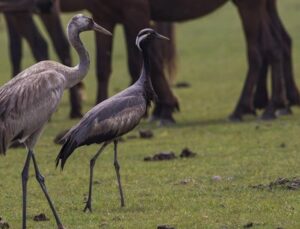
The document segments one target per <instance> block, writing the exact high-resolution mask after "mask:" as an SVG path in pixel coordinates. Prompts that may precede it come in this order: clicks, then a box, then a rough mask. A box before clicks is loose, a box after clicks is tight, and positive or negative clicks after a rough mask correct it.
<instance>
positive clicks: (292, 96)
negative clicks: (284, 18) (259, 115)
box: [267, 0, 300, 106]
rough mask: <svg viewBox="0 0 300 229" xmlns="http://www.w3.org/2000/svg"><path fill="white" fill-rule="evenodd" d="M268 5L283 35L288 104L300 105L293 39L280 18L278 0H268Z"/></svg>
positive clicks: (275, 24)
mask: <svg viewBox="0 0 300 229" xmlns="http://www.w3.org/2000/svg"><path fill="white" fill-rule="evenodd" d="M267 6H268V8H267V9H268V12H269V14H270V17H271V22H272V23H273V27H275V28H276V29H277V30H278V31H279V34H280V36H281V46H282V49H283V76H284V80H285V86H286V93H287V99H288V104H289V106H292V105H300V96H299V90H298V88H297V86H296V83H295V79H294V73H293V66H292V39H291V37H290V35H289V34H288V32H287V31H286V29H285V28H284V26H283V24H282V22H281V20H280V18H279V14H278V11H277V7H276V0H268V5H267Z"/></svg>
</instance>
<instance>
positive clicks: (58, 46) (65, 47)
mask: <svg viewBox="0 0 300 229" xmlns="http://www.w3.org/2000/svg"><path fill="white" fill-rule="evenodd" d="M39 16H40V18H41V20H42V22H43V23H44V25H45V28H46V29H47V32H48V34H49V36H50V38H51V40H52V43H53V46H54V49H55V51H56V53H57V55H58V57H59V59H60V60H61V62H62V63H63V64H64V65H67V66H71V64H72V60H71V54H70V44H69V42H68V40H67V38H66V36H65V34H64V31H63V28H62V25H61V21H60V17H59V5H58V2H57V1H56V4H55V5H54V7H52V9H51V11H50V12H49V13H40V14H39ZM82 87H83V83H82V82H80V83H78V84H77V85H75V86H74V87H72V88H71V89H70V103H71V110H70V118H81V117H82V113H81V110H82V107H81V103H82V98H81V93H80V91H81V89H82Z"/></svg>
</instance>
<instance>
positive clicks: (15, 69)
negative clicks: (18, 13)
mask: <svg viewBox="0 0 300 229" xmlns="http://www.w3.org/2000/svg"><path fill="white" fill-rule="evenodd" d="M4 17H5V21H6V27H7V29H8V40H9V53H10V61H11V64H12V76H16V75H17V74H18V73H19V72H20V71H21V59H22V39H21V36H20V34H19V33H18V32H17V31H16V29H15V27H14V24H13V22H12V21H11V20H10V19H11V17H9V16H8V17H7V16H6V14H4Z"/></svg>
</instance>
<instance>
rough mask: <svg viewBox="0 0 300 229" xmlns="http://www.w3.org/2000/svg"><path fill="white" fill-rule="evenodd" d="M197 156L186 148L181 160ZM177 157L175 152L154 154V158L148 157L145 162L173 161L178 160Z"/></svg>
mask: <svg viewBox="0 0 300 229" xmlns="http://www.w3.org/2000/svg"><path fill="white" fill-rule="evenodd" d="M196 155H197V154H196V153H194V152H192V151H191V150H190V149H189V148H187V147H185V148H184V149H183V150H182V151H181V153H180V154H179V157H180V158H191V157H195V156H196ZM176 158H177V156H176V154H175V153H174V152H172V151H169V152H160V153H157V154H154V155H153V156H147V157H144V161H163V160H172V159H176Z"/></svg>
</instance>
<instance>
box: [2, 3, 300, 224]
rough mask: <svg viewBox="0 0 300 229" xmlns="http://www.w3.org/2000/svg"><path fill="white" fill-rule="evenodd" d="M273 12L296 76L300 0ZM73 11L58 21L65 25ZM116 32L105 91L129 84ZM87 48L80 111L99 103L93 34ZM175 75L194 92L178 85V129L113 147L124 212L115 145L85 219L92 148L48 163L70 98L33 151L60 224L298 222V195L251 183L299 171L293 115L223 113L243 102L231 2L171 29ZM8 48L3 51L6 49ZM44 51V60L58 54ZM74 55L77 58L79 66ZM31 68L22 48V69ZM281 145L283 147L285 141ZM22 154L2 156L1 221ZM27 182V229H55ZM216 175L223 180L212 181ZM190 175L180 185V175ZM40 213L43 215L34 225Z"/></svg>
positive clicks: (16, 202) (12, 205)
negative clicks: (234, 116)
mask: <svg viewBox="0 0 300 229" xmlns="http://www.w3.org/2000/svg"><path fill="white" fill-rule="evenodd" d="M278 4H279V11H280V14H281V16H282V19H283V21H284V24H285V25H286V27H287V29H288V31H289V32H290V34H291V36H292V38H293V41H294V49H293V50H294V53H293V57H294V70H295V77H296V81H297V82H298V85H300V84H299V83H300V82H299V80H300V78H299V74H300V65H299V63H300V52H299V50H300V32H299V31H300V23H299V12H298V11H299V8H300V3H299V2H298V1H297V0H285V1H279V2H278ZM70 17H71V14H67V15H65V16H64V17H63V21H64V24H66V22H67V21H68V19H69V18H70ZM0 31H1V33H2V34H1V36H0V44H1V45H3V49H2V50H1V53H0V55H1V57H0V59H1V64H0V75H1V78H0V83H1V84H3V83H4V82H6V81H8V80H9V78H10V65H9V60H8V57H7V50H6V46H7V44H8V43H7V38H6V35H5V34H4V33H5V26H4V22H3V18H0ZM122 33H123V31H122V29H121V27H118V28H117V35H116V39H115V41H114V45H115V48H114V53H113V58H114V62H113V75H112V78H111V85H110V93H111V94H114V93H116V91H118V90H121V89H122V88H125V87H126V86H127V85H128V83H129V75H128V72H127V70H125V69H127V68H126V66H125V64H126V61H125V60H126V56H125V55H126V53H125V51H124V38H123V34H122ZM82 38H83V41H84V43H85V44H86V45H87V48H88V50H90V54H91V58H92V66H91V69H90V72H89V74H88V76H87V77H86V79H85V83H86V87H87V93H88V98H87V101H86V102H85V104H84V110H85V111H87V110H89V109H90V108H91V107H92V106H93V104H94V101H95V90H96V88H95V85H96V84H95V70H94V63H95V61H94V59H93V58H94V53H93V50H94V42H93V34H92V33H85V34H83V36H82ZM177 43H178V53H179V72H178V78H177V81H188V82H190V83H192V87H191V88H187V89H175V88H174V89H173V91H174V93H175V94H176V95H177V96H178V98H179V100H180V104H181V112H180V113H177V114H176V115H175V118H176V120H177V124H176V125H175V126H172V127H165V128H159V127H157V126H156V125H154V124H148V123H147V122H146V121H143V122H142V123H141V125H140V126H139V127H138V128H136V129H135V130H134V131H133V132H132V133H131V135H137V134H138V133H137V132H138V130H139V129H141V128H151V129H152V130H153V132H154V135H155V137H154V138H153V139H151V140H141V139H130V140H127V141H125V142H124V143H121V144H120V145H119V152H120V153H119V162H120V164H121V176H122V181H123V189H124V192H125V204H126V207H125V208H120V201H119V193H118V189H117V183H116V177H115V172H114V168H113V148H112V146H109V147H108V148H107V149H106V151H105V152H104V153H103V155H101V157H100V159H99V160H98V161H97V164H96V167H95V181H97V183H96V184H95V185H94V193H93V194H94V195H93V210H94V211H93V213H92V214H84V213H83V212H82V209H83V207H84V203H83V200H84V197H85V196H86V194H87V190H88V173H89V160H90V158H91V157H92V155H93V154H94V153H95V152H96V150H97V149H98V147H97V146H96V145H93V146H89V147H82V148H79V149H78V150H77V151H76V152H75V153H74V155H73V156H72V157H71V158H70V159H69V161H68V162H67V164H66V168H65V170H64V171H63V172H61V171H60V170H59V169H55V164H54V160H55V158H56V155H57V153H58V151H59V149H60V146H58V145H55V144H54V143H53V138H54V136H55V135H56V134H57V133H58V132H59V131H61V130H63V129H66V128H69V127H70V126H72V125H73V124H74V123H76V122H77V121H70V120H69V119H68V112H69V104H68V93H65V96H64V98H63V101H62V103H61V105H60V107H59V110H58V111H57V112H56V113H55V114H54V116H53V118H52V120H51V122H50V123H49V124H48V125H47V128H46V129H45V132H44V134H43V135H42V136H41V138H40V141H39V143H38V144H37V146H36V157H37V160H38V162H39V165H40V169H41V171H42V173H43V175H44V176H45V178H46V184H47V187H48V190H49V193H50V195H51V197H52V199H53V200H54V202H55V206H56V208H57V211H58V213H59V214H60V216H61V219H62V221H63V223H64V225H65V226H66V228H76V229H77V228H79V229H80V228H156V227H157V225H160V224H169V225H173V226H175V227H176V228H242V227H243V225H246V224H247V223H249V222H252V223H253V224H254V227H257V228H277V227H283V228H300V202H299V195H300V193H299V191H289V190H285V189H280V188H278V189H274V190H257V189H253V188H251V187H250V186H251V185H257V184H268V183H269V182H271V181H273V180H275V179H277V178H278V177H288V178H291V177H296V176H300V172H299V164H300V157H299V156H298V154H299V147H300V142H299V132H300V110H299V108H294V109H293V111H294V115H292V116H288V117H281V118H279V119H278V120H275V121H272V122H261V121H258V120H256V119H254V118H247V119H246V121H244V122H243V123H230V122H228V121H227V117H228V115H229V114H230V112H232V110H233V108H234V106H235V104H236V102H237V99H238V97H239V94H240V91H241V88H242V85H243V82H244V79H245V74H246V69H247V65H246V55H245V43H244V37H243V33H242V30H241V23H240V21H239V18H238V14H237V12H236V9H235V7H234V6H233V4H227V5H226V6H224V7H223V8H222V9H220V10H219V11H217V12H215V13H213V14H211V15H209V16H207V17H205V18H202V19H201V20H194V21H191V22H187V23H183V24H178V25H177ZM4 46H5V47H4ZM50 51H51V58H52V59H57V57H56V56H55V54H54V53H53V49H50ZM73 54H74V62H76V61H77V58H76V55H75V53H73ZM32 63H33V60H32V57H31V54H30V51H29V49H28V47H27V46H26V45H25V50H24V61H23V66H24V67H25V66H29V65H31V64H32ZM282 143H284V145H285V147H282ZM184 147H189V148H190V149H191V150H193V151H195V152H197V153H198V154H197V157H195V158H194V159H176V160H173V161H164V162H147V163H146V162H144V161H143V158H144V157H145V156H149V155H153V154H154V153H157V152H159V151H174V152H175V153H176V154H177V155H178V154H179V152H180V151H181V150H182V149H183V148H184ZM25 157H26V153H25V151H24V149H10V150H9V152H8V154H7V156H6V157H2V158H1V163H0V174H1V181H0V190H1V191H0V216H2V217H3V218H4V219H5V220H6V221H8V222H9V224H10V226H11V228H20V225H21V179H20V174H21V170H22V168H23V163H24V160H25ZM30 175H31V176H30V179H29V183H28V219H27V221H28V228H54V227H55V221H54V217H53V216H52V213H51V211H50V209H49V207H48V204H47V202H46V200H45V198H44V196H43V193H42V192H41V190H40V187H39V186H38V184H37V182H36V180H35V177H34V171H33V168H32V167H31V171H30ZM213 176H221V177H222V179H221V180H220V181H214V180H213V179H212V177H213ZM184 180H185V181H187V183H186V184H185V185H184V184H182V181H184ZM41 212H44V213H45V214H46V215H47V216H48V217H49V218H50V221H46V222H34V221H33V220H32V218H33V216H34V215H37V214H39V213H41Z"/></svg>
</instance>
